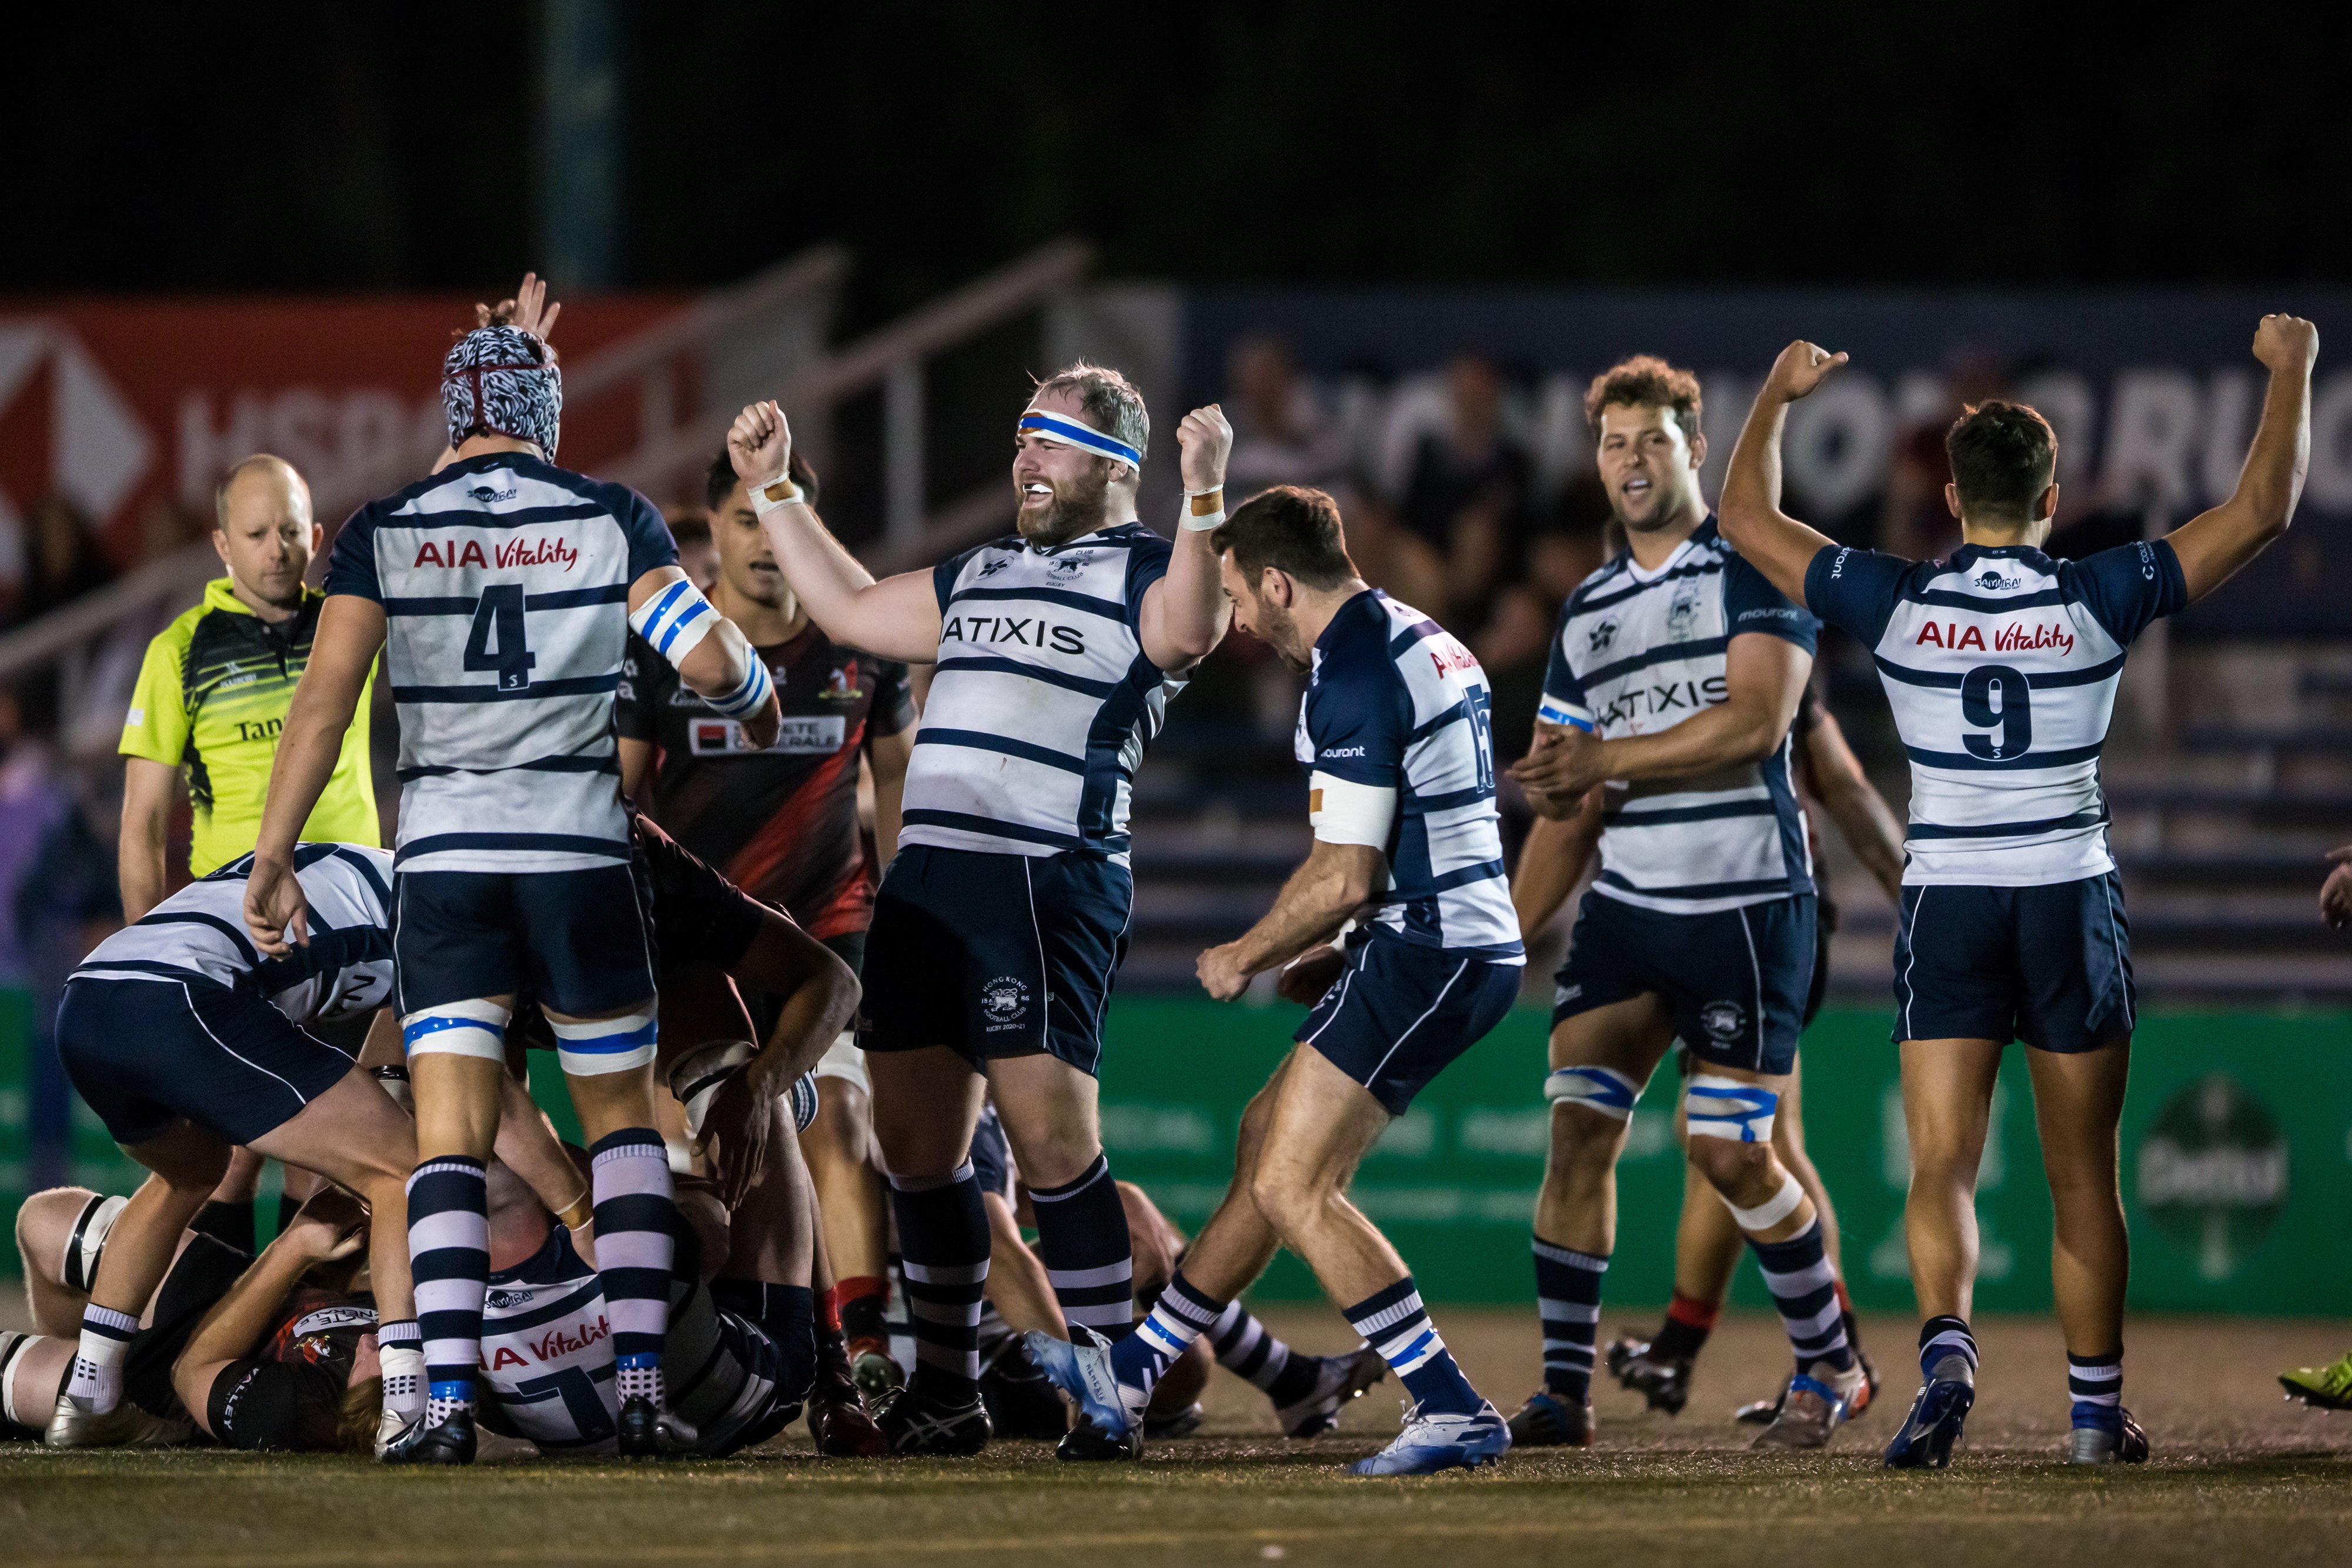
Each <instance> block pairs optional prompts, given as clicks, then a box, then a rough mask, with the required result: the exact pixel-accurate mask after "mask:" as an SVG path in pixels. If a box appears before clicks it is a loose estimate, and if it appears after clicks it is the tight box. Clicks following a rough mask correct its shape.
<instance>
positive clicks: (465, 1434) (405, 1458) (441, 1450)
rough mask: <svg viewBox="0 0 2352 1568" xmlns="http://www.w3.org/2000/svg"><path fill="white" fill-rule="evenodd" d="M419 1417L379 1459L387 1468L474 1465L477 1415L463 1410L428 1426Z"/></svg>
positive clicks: (425, 1419)
mask: <svg viewBox="0 0 2352 1568" xmlns="http://www.w3.org/2000/svg"><path fill="white" fill-rule="evenodd" d="M428 1419H429V1417H427V1416H419V1417H418V1418H417V1419H416V1421H415V1423H414V1424H413V1425H411V1426H410V1427H409V1428H408V1430H407V1431H405V1432H403V1433H402V1434H401V1435H400V1436H399V1437H395V1438H394V1439H393V1440H392V1441H391V1442H390V1443H389V1444H387V1445H385V1447H384V1449H383V1452H382V1453H380V1454H378V1455H377V1456H376V1458H380V1459H382V1460H383V1462H384V1463H385V1464H387V1465H470V1464H472V1463H473V1462H474V1449H475V1437H474V1413H473V1411H472V1410H470V1409H467V1408H464V1407H460V1408H458V1409H457V1410H453V1411H451V1412H450V1413H449V1414H448V1415H446V1416H443V1417H442V1418H441V1419H440V1421H439V1422H438V1423H436V1424H435V1425H432V1426H427V1425H425V1422H426V1421H427V1420H428Z"/></svg>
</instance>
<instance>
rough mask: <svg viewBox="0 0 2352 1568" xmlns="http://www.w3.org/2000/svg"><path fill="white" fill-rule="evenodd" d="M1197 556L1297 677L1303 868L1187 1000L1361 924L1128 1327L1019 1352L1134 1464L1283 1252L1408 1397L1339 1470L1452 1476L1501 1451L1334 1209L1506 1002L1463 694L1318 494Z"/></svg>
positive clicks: (1497, 846)
mask: <svg viewBox="0 0 2352 1568" xmlns="http://www.w3.org/2000/svg"><path fill="white" fill-rule="evenodd" d="M1214 543H1215V546H1216V549H1217V550H1218V552H1219V560H1220V567H1221V570H1222V572H1223V580H1224V584H1225V592H1226V595H1227V596H1228V597H1229V598H1230V599H1231V600H1232V601H1233V604H1234V618H1235V620H1236V621H1237V622H1239V624H1240V625H1241V626H1242V628H1243V630H1244V631H1246V632H1250V633H1251V634H1252V635H1254V636H1255V637H1258V638H1260V639H1262V640H1264V641H1265V643H1267V644H1268V645H1269V646H1271V647H1272V648H1273V649H1274V650H1275V651H1276V653H1278V654H1279V655H1280V656H1281V658H1282V660H1283V662H1284V663H1285V664H1288V665H1289V666H1290V667H1291V668H1292V669H1294V670H1297V671H1298V672H1300V673H1301V674H1307V675H1308V682H1307V695H1306V699H1305V702H1304V704H1303V706H1302V707H1301V710H1300V718H1299V729H1298V759H1299V762H1300V765H1301V766H1302V767H1304V768H1306V769H1307V810H1308V816H1309V820H1310V821H1311V822H1312V824H1313V827H1314V831H1315V848H1314V852H1313V853H1312V854H1311V855H1310V856H1309V857H1308V858H1307V862H1306V863H1305V864H1303V865H1302V866H1300V867H1299V869H1298V870H1297V872H1295V873H1292V875H1291V878H1290V880H1289V882H1288V883H1286V884H1285V886H1284V888H1283V891H1282V894H1281V896H1280V897H1279V899H1278V900H1277V901H1276V904H1275V906H1274V908H1273V910H1272V911H1271V912H1269V913H1268V914H1267V915H1266V916H1265V918H1264V919H1262V920H1260V921H1259V922H1258V924H1257V925H1255V926H1254V927H1252V928H1251V929H1250V931H1249V932H1248V933H1247V934H1246V935H1244V936H1243V937H1242V938H1241V939H1240V940H1239V941H1236V942H1232V943H1228V944H1226V945H1225V946H1222V947H1213V948H1211V949H1210V950H1209V951H1207V952H1205V953H1203V954H1202V955H1201V960H1200V974H1201V983H1202V987H1203V988H1205V989H1206V990H1207V991H1208V992H1209V994H1210V995H1211V996H1213V997H1214V998H1217V999H1218V1000H1220V1001H1231V1000H1233V999H1234V998H1236V997H1238V996H1240V995H1241V994H1242V993H1243V992H1244V990H1246V989H1247V988H1248V986H1249V983H1250V980H1251V978H1252V977H1254V976H1256V975H1259V974H1262V973H1265V972H1266V971H1268V970H1271V969H1276V968H1279V967H1282V966H1283V965H1285V964H1286V963H1288V962H1290V961H1291V960H1292V959H1294V958H1296V957H1297V956H1299V955H1301V954H1303V953H1305V952H1307V950H1308V949H1309V948H1312V947H1315V946H1318V945H1321V944H1323V943H1326V942H1328V941H1329V940H1330V939H1331V938H1332V937H1333V936H1336V935H1337V934H1338V933H1339V930H1340V928H1341V926H1342V925H1346V924H1347V923H1348V922H1349V920H1350V919H1351V918H1356V917H1358V916H1359V915H1360V916H1361V917H1362V924H1361V925H1359V926H1358V928H1357V929H1356V931H1355V932H1354V933H1353V934H1352V935H1351V936H1350V937H1349V945H1348V950H1347V960H1346V967H1345V969H1344V972H1341V973H1339V974H1338V975H1337V976H1336V977H1333V983H1331V984H1329V986H1328V989H1327V990H1326V991H1325V992H1324V994H1323V996H1322V998H1321V1000H1320V1001H1318V1003H1317V1005H1316V1007H1315V1009H1314V1011H1313V1012H1311V1013H1309V1014H1308V1015H1307V1021H1306V1022H1305V1023H1304V1024H1302V1025H1301V1026H1300V1027H1299V1030H1298V1040H1299V1046H1298V1049H1297V1050H1296V1051H1292V1052H1291V1054H1290V1056H1289V1057H1288V1059H1287V1060H1286V1061H1285V1062H1284V1063H1283V1065H1282V1066H1281V1067H1280V1069H1278V1070H1277V1071H1276V1074H1275V1076H1274V1078H1273V1080H1272V1082H1269V1083H1268V1084H1267V1085H1266V1087H1265V1089H1264V1090H1262V1091H1260V1092H1259V1093H1258V1095H1257V1097H1256V1098H1255V1100H1253V1101H1252V1102H1251V1103H1250V1106H1249V1109H1248V1111H1247V1112H1246V1113H1244V1117H1243V1122H1242V1129H1241V1136H1240V1141H1239V1147H1238V1149H1237V1151H1236V1154H1235V1157H1234V1181H1233V1186H1232V1187H1231V1188H1230V1189H1229V1190H1228V1191H1227V1193H1226V1195H1225V1198H1224V1201H1223V1203H1222V1204H1220V1205H1219V1206H1218V1208H1217V1212H1216V1213H1215V1214H1214V1215H1213V1216H1212V1217H1211V1218H1210V1220H1209V1222H1208V1224H1207V1225H1206V1226H1204V1227H1202V1231H1201V1234H1200V1235H1199V1236H1198V1237H1197V1238H1195V1239H1194V1240H1193V1242H1192V1247H1191V1249H1189V1250H1188V1251H1187V1252H1186V1253H1185V1255H1184V1260H1183V1262H1182V1264H1181V1266H1180V1267H1179V1268H1178V1269H1177V1270H1176V1273H1175V1275H1174V1277H1173V1278H1172V1279H1171V1281H1170V1282H1169V1285H1168V1288H1167V1290H1165V1291H1162V1292H1161V1293H1160V1300H1159V1302H1158V1304H1156V1305H1155V1306H1154V1307H1153V1308H1152V1309H1151V1313H1150V1317H1149V1318H1147V1319H1146V1320H1145V1322H1143V1324H1142V1326H1140V1327H1139V1328H1138V1329H1137V1330H1136V1332H1135V1333H1134V1334H1132V1335H1131V1336H1129V1337H1128V1338H1126V1339H1123V1340H1121V1341H1119V1342H1118V1343H1115V1344H1105V1343H1103V1341H1102V1340H1101V1339H1100V1338H1099V1337H1098V1336H1095V1335H1091V1334H1084V1335H1078V1336H1077V1343H1070V1344H1065V1343H1062V1342H1060V1341H1057V1340H1053V1339H1049V1338H1047V1337H1045V1336H1044V1335H1042V1334H1032V1335H1031V1336H1030V1344H1031V1348H1032V1349H1033V1350H1034V1351H1035V1352H1036V1353H1037V1355H1038V1358H1039V1360H1041V1361H1042V1362H1043V1363H1044V1364H1045V1368H1046V1371H1047V1372H1048V1374H1049V1375H1052V1376H1053V1378H1054V1380H1055V1383H1056V1384H1058V1385H1060V1386H1061V1387H1062V1388H1063V1389H1064V1391H1065V1392H1066V1393H1068V1394H1070V1395H1071V1396H1072V1397H1074V1398H1076V1400H1077V1401H1078V1402H1079V1407H1080V1412H1081V1415H1082V1416H1083V1419H1082V1420H1081V1421H1080V1423H1079V1425H1078V1426H1076V1427H1073V1428H1072V1431H1071V1437H1070V1439H1069V1441H1070V1443H1071V1444H1072V1445H1073V1446H1076V1445H1080V1444H1087V1445H1092V1446H1097V1447H1100V1448H1119V1449H1124V1450H1125V1451H1127V1452H1134V1451H1137V1450H1138V1449H1139V1448H1140V1447H1141V1441H1140V1438H1141V1433H1140V1427H1141V1426H1142V1416H1143V1410H1144V1406H1145V1402H1146V1401H1147V1400H1148V1399H1149V1398H1150V1393H1151V1388H1152V1385H1153V1384H1154V1382H1155V1381H1156V1380H1157V1379H1158V1378H1159V1377H1160V1375H1162V1374H1163V1373H1164V1372H1165V1371H1166V1369H1167V1367H1168V1365H1169V1364H1170V1362H1171V1359H1172V1358H1173V1357H1174V1356H1176V1355H1178V1354H1181V1353H1182V1352H1183V1351H1184V1349H1185V1348H1186V1347H1187V1346H1188V1345H1190V1344H1191V1343H1192V1341H1193V1340H1194V1339H1195V1338H1197V1337H1198V1336H1199V1335H1200V1334H1202V1333H1204V1332H1206V1331H1207V1330H1209V1329H1210V1328H1211V1327H1212V1326H1213V1325H1214V1324H1215V1323H1216V1322H1217V1321H1218V1320H1219V1318H1220V1317H1221V1316H1223V1313H1224V1312H1225V1311H1226V1309H1227V1308H1228V1307H1229V1306H1230V1305H1231V1303H1232V1302H1233V1301H1234V1300H1235V1299H1236V1298H1238V1297H1239V1296H1240V1295H1241V1293H1242V1291H1244V1289H1246V1288H1247V1287H1248V1285H1249V1284H1250V1282H1251V1281H1254V1280H1255V1279H1256V1278H1257V1277H1258V1275H1259V1274H1260V1273H1262V1272H1263V1271H1264V1270H1265V1266H1266V1264H1267V1263H1268V1262H1270V1261H1271V1260H1273V1257H1274V1254H1275V1250H1276V1248H1277V1247H1287V1248H1289V1249H1290V1250H1291V1251H1293V1252H1294V1253H1296V1254H1297V1255H1298V1256H1299V1257H1300V1258H1303V1259H1304V1260H1306V1261H1307V1265H1308V1267H1310V1268H1312V1269H1313V1270H1315V1275H1316V1279H1317V1280H1318V1281H1319V1282H1320V1283H1321V1284H1322V1286H1323V1289H1324V1292H1325V1293H1326V1294H1327V1295H1328V1297H1329V1298H1330V1299H1331V1301H1332V1302H1333V1303H1334V1304H1335V1305H1338V1306H1339V1307H1340V1308H1341V1311H1342V1312H1343V1314H1344V1315H1345V1316H1346V1318H1347V1320H1348V1322H1349V1324H1350V1325H1351V1326H1352V1327H1354V1329H1355V1330H1356V1332H1357V1333H1360V1334H1361V1335H1363V1336H1364V1338H1365V1339H1367V1340H1368V1341H1370V1343H1372V1344H1373V1345H1374V1346H1376V1347H1377V1348H1378V1349H1379V1351H1380V1353H1381V1356H1382V1358H1383V1359H1385V1360H1386V1361H1387V1362H1388V1364H1390V1365H1391V1367H1393V1368H1395V1369H1396V1372H1397V1375H1398V1376H1399V1377H1400V1378H1401V1379H1402V1381H1403V1383H1404V1385H1405V1387H1406V1388H1407V1389H1408V1390H1409V1391H1410V1392H1411V1394H1412V1397H1413V1400H1414V1404H1413V1406H1412V1411H1411V1412H1410V1414H1409V1415H1408V1416H1407V1417H1406V1420H1405V1424H1404V1429H1403V1431H1402V1432H1401V1433H1400V1434H1399V1435H1398V1437H1397V1438H1396V1440H1395V1442H1393V1443H1392V1444H1391V1445H1390V1446H1389V1447H1388V1448H1386V1449H1385V1450H1383V1451H1382V1452H1381V1453H1379V1454H1377V1455H1374V1456H1373V1457H1371V1458H1367V1459H1365V1460H1362V1461H1360V1463H1359V1464H1358V1465H1356V1466H1355V1467H1354V1469H1355V1471H1356V1473H1357V1474H1359V1475H1405V1474H1421V1473H1425V1472H1428V1471H1432V1470H1438V1469H1450V1468H1453V1467H1456V1466H1462V1467H1469V1468H1475V1467H1476V1466H1478V1465H1482V1464H1485V1463H1486V1462H1487V1461H1488V1460H1491V1459H1493V1458H1496V1457H1497V1456H1499V1455H1501V1454H1502V1453H1503V1452H1504V1451H1505V1450H1507V1448H1509V1447H1510V1442H1511V1439H1510V1434H1509V1432H1508V1431H1507V1429H1506V1428H1505V1427H1504V1424H1503V1419H1502V1416H1500V1415H1499V1414H1497V1413H1496V1410H1495V1407H1494V1406H1491V1405H1489V1404H1487V1403H1486V1400H1484V1399H1483V1398H1481V1397H1480V1396H1479V1395H1478V1393H1477V1391H1476V1390H1475V1389H1473V1388H1472V1387H1471V1386H1470V1384H1469V1381H1468V1380H1467V1379H1465V1377H1464V1376H1463V1375H1462V1371H1461V1369H1460V1368H1459V1367H1458V1366H1456V1365H1455V1364H1454V1356H1453V1354H1452V1353H1451V1352H1449V1351H1448V1350H1446V1348H1445V1344H1444V1341H1443V1340H1441V1339H1440V1338H1439V1337H1438V1334H1437V1330H1436V1327H1435V1326H1434V1325H1433V1323H1432V1322H1430V1318H1429V1313H1428V1312H1427V1311H1425V1310H1424V1309H1423V1305H1422V1300H1421V1292H1420V1291H1419V1290H1418V1289H1417V1288H1416V1287H1415V1286H1414V1284H1413V1281H1412V1274H1411V1272H1410V1271H1408V1270H1406V1268H1405V1266H1404V1262H1403V1260H1402V1259H1400V1258H1399V1257H1398V1256H1397V1253H1396V1250H1395V1249H1394V1248H1392V1247H1391V1246H1390V1245H1389V1243H1388V1241H1387V1239H1385V1238H1384V1237H1382V1236H1381V1233H1380V1231H1379V1230H1378V1229H1377V1228H1375V1227H1374V1226H1373V1225H1372V1223H1371V1222H1370V1220H1368V1219H1366V1218H1364V1216H1363V1214H1362V1212H1361V1211H1360V1210H1359V1209H1358V1208H1357V1207H1355V1206H1354V1205H1353V1204H1351V1203H1349V1201H1348V1198H1347V1188H1348V1185H1349V1182H1350V1181H1351V1180H1352V1179H1353V1177H1354V1176H1355V1170H1356V1166H1357V1164H1358V1163H1359V1162H1360V1160H1361V1159H1362V1158H1363V1156H1364V1153H1365V1151H1366V1150H1368V1149H1370V1147H1371V1145H1372V1144H1373V1142H1374V1141H1375V1140H1376V1139H1377V1138H1379V1136H1380V1135H1381V1133H1382V1132H1384V1131H1386V1130H1387V1128H1388V1125H1389V1124H1390V1122H1391V1121H1392V1120H1393V1119H1394V1118H1396V1117H1398V1116H1401V1115H1402V1114H1403V1113H1404V1112H1405V1109H1406V1108H1407V1107H1408V1106H1409V1105H1410V1104H1411V1103H1412V1097H1413V1096H1414V1095H1415V1094H1416V1093H1418V1092H1420V1091H1421V1089H1422V1087H1423V1085H1424V1084H1426V1083H1427V1082H1429V1081H1430V1080H1431V1079H1433V1078H1434V1077H1435V1076H1436V1075H1437V1074H1438V1072H1439V1071H1442V1070H1443V1069H1444V1067H1445V1065H1446V1064H1447V1063H1448V1062H1450V1061H1453V1060H1454V1058H1455V1057H1456V1056H1459V1055H1460V1054H1461V1053H1462V1052H1463V1051H1466V1050H1467V1049H1469V1047H1470V1046H1471V1045H1473V1044H1474V1043H1475V1042H1476V1041H1477V1040H1478V1039H1479V1038H1480V1037H1481V1036H1483V1035H1485V1034H1486V1032H1487V1030H1491V1029H1492V1028H1494V1026H1495V1025H1496V1022H1498V1021H1499V1020H1500V1019H1502V1017H1503V1015H1504V1014H1505V1013H1506V1012H1507V1011H1508V1010H1509V1008H1510V1005H1511V1001H1512V998H1514V997H1516V996H1517V994H1518V982H1519V971H1520V969H1521V967H1523V963H1524V960H1523V957H1522V955H1521V949H1520V946H1519V937H1518V923H1517V919H1516V918H1515V917H1514V916H1513V915H1512V913H1511V904H1510V895H1509V891H1508V889H1507V887H1506V886H1505V885H1504V881H1503V865H1502V861H1503V847H1502V838H1501V831H1500V828H1499V826H1498V822H1499V819H1498V816H1497V813H1496V807H1495V765H1494V748H1493V746H1492V744H1491V741H1490V738H1489V736H1488V732H1487V727H1486V713H1487V706H1488V697H1487V685H1486V674H1485V672H1484V671H1482V670H1481V669H1480V668H1479V666H1478V661H1477V660H1476V659H1475V658H1474V657H1472V656H1471V654H1470V653H1469V651H1468V650H1467V649H1465V647H1463V645H1462V644H1461V643H1458V642H1456V641H1455V640H1454V638H1453V637H1452V636H1451V635H1450V634H1448V633H1447V632H1444V631H1443V630H1442V629H1440V628H1439V627H1438V625H1437V624H1436V622H1433V621H1431V620H1429V619H1428V618H1427V617H1425V616H1423V615H1422V614H1421V613H1420V612H1417V611H1414V610H1412V609H1409V608H1407V607H1406V606H1404V605H1402V604H1400V603H1398V602H1397V601H1394V600H1391V599H1390V598H1389V597H1388V596H1387V595H1386V594H1383V593H1381V592H1379V591H1375V590H1373V589H1372V588H1371V587H1370V586H1369V585H1368V584H1367V583H1365V581H1364V580H1363V578H1362V576H1361V575H1360V573H1359V572H1358V571H1357V570H1356V566H1355V562H1354V561H1352V560H1351V559H1349V556H1348V551H1347V546H1346V543H1345V540H1344V538H1342V535H1341V531H1340V521H1339V507H1338V506H1337V505H1336V504H1334V503H1333V501H1332V499H1331V497H1328V496H1327V495H1325V494H1324V493H1323V492H1321V491H1319V490H1304V489H1299V488H1297V487H1294V486H1281V487H1278V488H1276V489H1273V490H1269V491H1266V492H1265V493H1264V494H1263V495H1260V496H1256V497H1253V498H1252V499H1250V500H1249V501H1247V502H1245V503H1244V504H1243V505H1242V507H1240V508H1239V509H1238V510H1237V511H1235V512H1234V516H1233V517H1232V519H1231V520H1230V521H1228V522H1227V523H1226V524H1225V525H1224V526H1223V528H1220V529H1218V531H1217V534H1216V536H1215V540H1214Z"/></svg>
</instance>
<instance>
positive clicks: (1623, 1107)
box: [1544, 1067, 1642, 1122]
mask: <svg viewBox="0 0 2352 1568" xmlns="http://www.w3.org/2000/svg"><path fill="white" fill-rule="evenodd" d="M1641 1097H1642V1086H1641V1085H1640V1084H1638V1083H1636V1082H1633V1079H1631V1078H1630V1077H1628V1076H1626V1075H1625V1074H1624V1073H1622V1072H1620V1071H1617V1070H1616V1069H1615V1068H1613V1067H1560V1068H1555V1069H1554V1070H1553V1071H1551V1073H1550V1074H1549V1076H1547V1077H1546V1078H1545V1079H1544V1098H1545V1099H1547V1100H1549V1101H1550V1102H1551V1103H1553V1104H1555V1105H1581V1106H1583V1107H1584V1108H1585V1109H1586V1110H1588V1111H1598V1112H1599V1113H1601V1114H1602V1115H1604V1116H1607V1117H1610V1118H1612V1119H1613V1120H1615V1121H1619V1122H1630V1121H1632V1120H1633V1103H1634V1102H1635V1101H1637V1100H1639V1099H1640V1098H1641Z"/></svg>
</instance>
